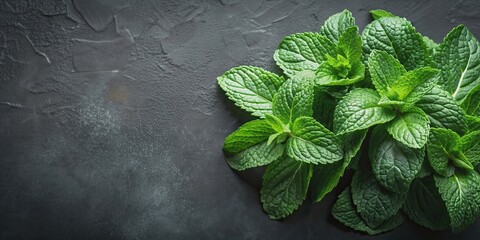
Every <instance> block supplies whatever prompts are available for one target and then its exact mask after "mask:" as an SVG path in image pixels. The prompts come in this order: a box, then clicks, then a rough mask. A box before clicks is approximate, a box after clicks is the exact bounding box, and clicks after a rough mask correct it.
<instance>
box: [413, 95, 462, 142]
mask: <svg viewBox="0 0 480 240" xmlns="http://www.w3.org/2000/svg"><path fill="white" fill-rule="evenodd" d="M416 106H417V107H419V108H421V109H422V110H423V111H424V112H425V113H426V114H427V115H428V117H429V118H430V125H431V127H435V128H447V129H452V130H453V131H455V132H457V133H459V134H462V133H463V132H464V131H465V130H466V122H465V113H464V112H463V110H462V108H461V107H460V106H459V105H458V104H457V103H456V102H455V100H454V99H453V97H452V95H450V93H448V92H447V91H445V90H443V89H442V88H440V87H437V86H434V87H433V88H432V89H431V91H429V92H427V93H425V94H424V95H423V96H422V98H421V99H420V100H419V101H418V102H417V103H416Z"/></svg>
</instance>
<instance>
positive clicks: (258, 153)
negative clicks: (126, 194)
mask: <svg viewBox="0 0 480 240" xmlns="http://www.w3.org/2000/svg"><path fill="white" fill-rule="evenodd" d="M284 150H285V145H284V144H274V143H272V144H267V141H264V142H261V143H259V144H257V145H254V146H252V147H250V148H247V149H245V150H243V151H241V152H239V153H237V154H235V155H233V156H232V157H228V158H227V163H228V165H230V167H231V168H233V169H235V170H237V171H242V170H245V169H248V168H254V167H260V166H264V165H267V164H269V163H271V162H273V161H275V160H277V159H278V158H279V157H281V156H282V154H283V152H284Z"/></svg>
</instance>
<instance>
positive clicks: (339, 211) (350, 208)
mask: <svg viewBox="0 0 480 240" xmlns="http://www.w3.org/2000/svg"><path fill="white" fill-rule="evenodd" d="M350 192H351V189H350V188H349V187H347V188H346V189H345V190H343V192H342V193H341V194H340V195H339V196H338V199H337V201H336V202H335V204H334V205H333V209H332V215H333V217H334V218H335V219H337V220H338V221H339V222H341V223H343V224H345V225H346V226H348V227H350V228H352V229H354V230H357V231H361V232H366V233H368V234H370V235H377V234H380V233H382V232H388V231H390V230H393V229H395V228H397V227H398V226H400V225H401V224H402V223H403V222H404V221H405V218H404V217H403V215H402V214H401V213H400V212H399V213H398V214H397V215H395V216H394V217H392V218H390V219H388V220H386V221H385V222H384V223H382V224H380V225H379V226H378V227H376V228H371V227H369V226H368V225H367V224H366V223H365V221H364V220H363V219H362V217H361V216H360V214H359V213H358V212H357V208H356V206H355V204H354V203H353V199H352V194H351V193H350Z"/></svg>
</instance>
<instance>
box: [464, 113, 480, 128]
mask: <svg viewBox="0 0 480 240" xmlns="http://www.w3.org/2000/svg"><path fill="white" fill-rule="evenodd" d="M465 120H466V122H467V128H468V132H474V131H478V130H480V117H477V116H470V115H467V116H465Z"/></svg>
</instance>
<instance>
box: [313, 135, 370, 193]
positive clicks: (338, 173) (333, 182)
mask: <svg viewBox="0 0 480 240" xmlns="http://www.w3.org/2000/svg"><path fill="white" fill-rule="evenodd" d="M366 135H367V130H360V131H357V132H353V133H351V134H348V135H346V136H345V137H344V138H343V149H344V150H343V151H344V156H343V159H342V161H337V162H334V163H331V164H319V165H316V166H313V176H312V180H311V182H310V186H311V187H310V189H312V192H311V193H312V198H313V201H315V202H320V201H321V200H322V199H323V198H324V197H325V195H327V194H328V193H329V192H331V191H332V190H333V188H335V187H336V186H337V184H338V182H339V181H340V178H341V177H342V176H343V173H344V172H345V169H346V168H347V166H348V165H349V164H350V161H351V160H352V158H353V157H354V156H355V155H356V154H357V152H358V151H359V150H360V147H361V146H362V143H363V140H364V139H365V136H366Z"/></svg>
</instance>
